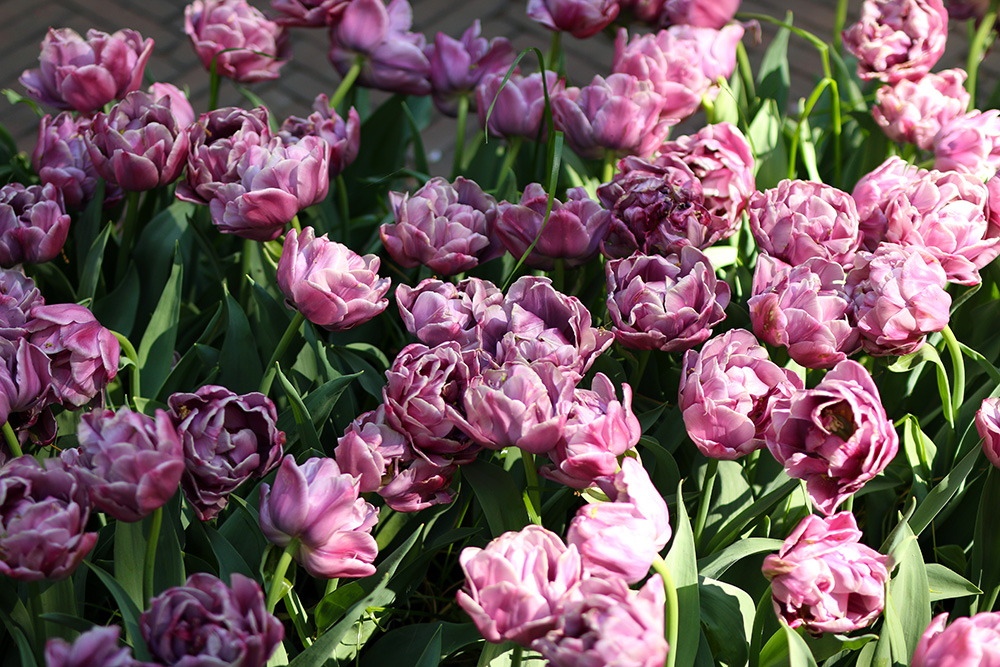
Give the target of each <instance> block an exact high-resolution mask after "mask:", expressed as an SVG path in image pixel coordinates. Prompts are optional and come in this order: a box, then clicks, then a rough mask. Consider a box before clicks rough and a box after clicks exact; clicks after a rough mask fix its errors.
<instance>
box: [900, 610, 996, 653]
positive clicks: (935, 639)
mask: <svg viewBox="0 0 1000 667" xmlns="http://www.w3.org/2000/svg"><path fill="white" fill-rule="evenodd" d="M947 623H948V614H946V613H945V614H938V615H937V616H935V617H934V620H933V621H931V624H930V625H928V626H927V629H926V630H924V634H923V636H922V637H921V638H920V642H919V643H918V644H917V650H916V651H915V652H914V653H913V661H912V662H911V663H910V665H911V667H985V666H987V665H989V666H992V665H995V664H998V663H1000V612H995V611H984V612H980V613H978V614H973V615H972V616H969V617H964V618H956V619H955V620H954V621H952V623H951V625H948V626H947V627H946V624H947Z"/></svg>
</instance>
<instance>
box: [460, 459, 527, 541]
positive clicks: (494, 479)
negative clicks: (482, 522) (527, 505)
mask: <svg viewBox="0 0 1000 667" xmlns="http://www.w3.org/2000/svg"><path fill="white" fill-rule="evenodd" d="M462 475H463V477H464V478H465V479H466V480H467V481H468V482H469V485H470V486H471V487H472V490H473V492H475V494H476V498H477V499H478V500H479V505H480V507H482V509H483V514H484V515H485V516H486V523H487V524H489V526H490V532H491V533H492V534H493V537H499V536H500V535H502V534H503V533H506V532H507V531H509V530H521V529H522V528H524V527H525V526H527V525H528V513H527V512H526V511H525V509H524V503H523V502H522V501H521V491H520V489H518V487H517V483H516V482H515V481H514V478H513V477H512V476H511V474H510V473H509V472H507V471H506V470H504V469H503V468H501V467H500V466H498V465H494V464H492V463H489V462H487V461H483V460H482V459H477V460H475V461H473V462H472V463H470V464H468V465H464V466H462Z"/></svg>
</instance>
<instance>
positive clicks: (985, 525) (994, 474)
mask: <svg viewBox="0 0 1000 667" xmlns="http://www.w3.org/2000/svg"><path fill="white" fill-rule="evenodd" d="M976 449H977V451H978V449H979V448H978V447H977V448H976ZM998 506H1000V471H998V470H997V469H996V468H994V467H993V466H990V470H989V473H988V474H987V477H986V483H985V485H984V487H983V492H982V497H981V498H980V500H979V514H978V516H977V517H976V532H975V538H974V539H973V540H972V572H975V573H977V574H978V576H979V586H981V587H982V589H983V591H984V592H985V593H986V594H985V596H984V597H983V598H982V599H980V600H976V608H977V610H978V611H991V610H992V609H993V605H994V604H995V603H996V600H997V594H998V593H1000V559H998V558H997V553H998V549H1000V512H997V507H998ZM948 573H949V574H952V575H954V576H955V577H958V575H956V574H955V573H954V572H951V571H950V570H948ZM935 574H939V573H938V572H937V571H936V570H935ZM929 578H930V576H929V575H928V579H929ZM958 578H959V579H961V577H958ZM935 583H938V582H935ZM957 583H959V585H960V586H961V582H957ZM964 583H965V584H969V582H964ZM973 588H976V587H975V586H973ZM964 595H968V593H964Z"/></svg>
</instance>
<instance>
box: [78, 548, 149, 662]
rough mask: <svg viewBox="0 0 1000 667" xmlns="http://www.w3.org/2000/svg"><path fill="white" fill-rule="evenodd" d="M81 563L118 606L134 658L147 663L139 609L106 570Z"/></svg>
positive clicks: (88, 563)
mask: <svg viewBox="0 0 1000 667" xmlns="http://www.w3.org/2000/svg"><path fill="white" fill-rule="evenodd" d="M116 542H117V540H116ZM83 562H84V563H85V564H86V565H87V567H89V568H90V569H91V570H92V571H93V573H94V574H96V575H97V578H98V579H100V580H101V583H103V584H104V586H105V587H106V588H107V589H108V591H109V592H110V593H111V597H113V598H114V599H115V602H116V603H117V604H118V609H119V611H121V613H122V620H123V621H124V622H125V634H126V635H127V636H128V640H129V642H130V643H131V644H132V652H133V653H134V654H135V657H136V658H138V659H139V660H146V661H149V660H150V657H149V650H148V649H147V648H146V642H145V640H144V639H143V638H142V633H141V632H140V631H139V608H138V607H137V606H136V605H135V603H134V602H133V601H132V598H131V597H130V596H129V594H128V593H126V592H125V589H124V588H122V587H121V584H119V583H118V582H117V581H116V580H115V578H114V577H112V576H111V575H110V574H108V572H107V571H106V570H104V569H103V568H102V567H100V566H99V565H95V564H94V563H91V562H90V561H87V560H85V561H83ZM140 575H141V572H140Z"/></svg>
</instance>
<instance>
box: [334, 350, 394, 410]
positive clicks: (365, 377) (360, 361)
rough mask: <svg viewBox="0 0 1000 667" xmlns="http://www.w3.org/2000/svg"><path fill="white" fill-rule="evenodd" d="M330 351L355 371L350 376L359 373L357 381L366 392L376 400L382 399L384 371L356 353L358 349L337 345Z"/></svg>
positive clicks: (355, 375)
mask: <svg viewBox="0 0 1000 667" xmlns="http://www.w3.org/2000/svg"><path fill="white" fill-rule="evenodd" d="M330 351H331V352H332V353H333V354H334V355H336V356H338V357H340V358H341V359H343V361H344V363H345V364H346V365H347V367H348V368H350V369H351V370H352V371H354V372H355V373H354V375H352V376H351V377H357V376H358V375H359V374H360V376H361V377H358V382H359V383H360V384H361V388H362V389H364V390H365V392H366V393H368V394H370V395H371V396H372V397H373V398H376V399H378V400H381V399H382V387H383V386H384V385H385V373H384V372H381V371H379V370H378V369H377V368H375V367H374V366H372V364H371V363H370V362H369V361H368V360H367V359H365V358H364V357H363V356H361V354H359V353H358V352H359V351H358V350H352V349H350V348H347V347H344V346H341V345H337V346H336V347H333V348H331V350H330Z"/></svg>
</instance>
